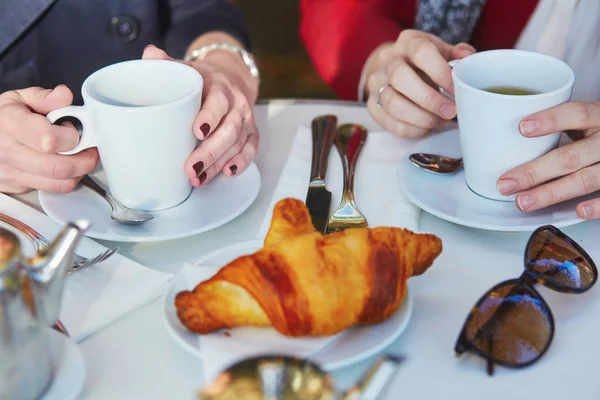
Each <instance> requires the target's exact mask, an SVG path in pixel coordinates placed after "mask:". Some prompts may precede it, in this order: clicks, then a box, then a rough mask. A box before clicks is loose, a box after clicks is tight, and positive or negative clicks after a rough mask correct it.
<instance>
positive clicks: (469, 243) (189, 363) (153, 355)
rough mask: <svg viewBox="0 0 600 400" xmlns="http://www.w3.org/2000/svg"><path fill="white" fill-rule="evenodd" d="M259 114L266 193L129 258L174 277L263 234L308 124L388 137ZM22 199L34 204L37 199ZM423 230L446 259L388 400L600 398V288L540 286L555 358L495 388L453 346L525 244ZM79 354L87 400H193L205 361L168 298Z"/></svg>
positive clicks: (424, 299) (506, 375)
mask: <svg viewBox="0 0 600 400" xmlns="http://www.w3.org/2000/svg"><path fill="white" fill-rule="evenodd" d="M257 113H258V126H259V128H260V130H261V145H260V152H259V155H258V157H257V160H256V162H257V165H258V167H259V168H260V171H261V174H262V182H263V186H262V190H261V193H260V195H259V197H258V199H257V201H256V202H255V204H254V205H253V206H252V207H251V208H250V209H249V210H248V211H247V212H246V213H244V214H243V215H242V216H241V217H239V218H238V219H236V220H234V221H233V222H231V223H229V224H227V225H225V226H223V227H221V228H219V229H216V230H214V231H212V232H208V233H204V234H201V235H197V236H194V237H190V238H187V239H181V240H176V241H169V242H162V243H147V244H131V243H129V244H127V243H120V244H119V246H120V247H121V254H124V255H126V256H129V257H131V258H133V259H134V260H137V261H139V262H140V263H142V264H144V265H147V266H150V267H154V268H159V269H162V270H165V271H168V272H176V271H177V270H178V269H179V268H180V267H181V266H182V265H183V263H184V262H193V261H194V260H196V259H198V258H199V257H200V256H202V255H203V254H206V253H207V252H209V251H211V250H214V249H216V248H219V247H221V246H223V245H225V244H228V243H231V242H233V241H243V240H251V239H253V238H254V237H256V235H257V232H258V229H259V226H260V223H261V221H262V219H263V216H264V214H265V212H266V210H267V207H268V206H269V200H270V199H271V196H272V194H273V191H274V189H275V186H276V184H277V181H278V177H279V174H280V172H281V170H282V167H283V165H284V162H285V158H286V156H287V153H288V151H289V147H290V144H291V141H292V138H293V136H294V134H295V132H296V130H297V127H298V126H299V125H306V124H307V123H308V122H309V121H310V120H311V119H312V118H313V117H314V116H316V115H320V114H325V113H333V114H336V115H338V117H339V119H340V122H357V123H361V124H364V125H366V126H367V128H369V129H370V130H373V131H375V130H379V129H380V128H379V127H378V126H377V125H376V124H375V123H374V122H373V121H372V120H371V119H370V118H369V117H368V115H367V112H366V110H365V109H364V108H362V107H357V106H355V105H354V106H353V105H340V104H339V103H337V104H336V103H330V104H328V103H323V102H315V103H299V104H294V103H293V102H286V101H274V102H271V103H270V104H269V105H259V106H258V107H257ZM389 184H390V185H394V184H396V182H390V183H389ZM22 198H23V199H24V200H25V201H27V202H29V203H33V204H34V205H35V203H36V195H35V194H28V195H26V196H23V197H22ZM420 229H421V230H423V231H428V232H434V233H436V234H437V235H438V236H440V237H441V238H442V240H443V243H444V251H443V253H442V255H441V256H440V258H439V259H438V260H437V261H436V263H435V266H434V267H433V268H431V269H430V270H429V271H427V273H426V274H424V275H423V276H421V277H419V278H418V279H416V278H415V279H414V280H412V281H411V293H412V295H413V300H414V312H413V316H412V319H411V321H410V323H409V326H408V329H407V330H406V331H405V332H404V333H403V334H402V335H401V336H400V338H399V339H398V340H397V341H396V342H395V343H394V344H392V345H391V346H390V347H389V349H388V350H389V351H390V352H395V353H400V354H403V355H405V356H406V361H405V362H404V363H403V364H402V366H401V368H400V370H399V373H398V375H397V376H396V378H395V380H394V382H393V383H392V385H391V387H390V390H389V391H388V392H387V395H386V399H389V400H395V399H399V398H402V399H410V400H413V399H428V400H429V399H461V400H466V399H488V400H492V399H499V400H500V399H501V400H505V399H533V398H535V399H544V400H550V399H560V400H563V399H578V400H585V399H598V398H600V380H599V379H597V377H598V376H599V375H600V372H598V371H600V343H599V341H598V338H599V337H600V287H595V288H592V289H591V290H590V291H589V292H587V293H585V294H581V295H569V294H559V293H554V292H551V291H550V290H546V289H545V288H540V292H541V293H542V295H543V296H544V297H545V299H546V301H547V302H548V303H549V305H550V307H551V309H552V311H553V313H554V317H555V323H556V332H555V337H554V341H553V343H552V345H551V347H550V350H549V351H548V353H547V354H546V355H545V356H544V357H543V358H542V360H541V361H539V362H538V363H537V364H535V365H534V366H532V367H530V368H527V369H524V370H508V369H504V368H497V370H496V375H495V376H494V377H491V378H490V377H488V376H487V375H486V372H485V365H484V363H483V362H482V361H481V360H479V359H477V358H476V357H474V356H464V357H462V358H460V359H456V358H455V356H454V342H455V340H456V337H457V335H458V332H459V329H460V327H461V326H462V323H463V321H464V318H465V317H466V315H467V313H468V312H469V310H470V309H471V307H472V306H473V305H474V303H475V301H476V300H477V299H478V298H479V297H480V296H481V295H482V294H483V293H484V292H485V291H486V290H487V289H489V288H490V287H491V286H493V285H494V284H496V283H498V282H500V281H502V280H505V279H509V278H515V277H517V276H519V275H520V274H521V272H522V269H523V251H524V246H525V243H526V240H527V238H528V234H511V233H496V232H486V231H479V230H475V229H470V228H465V227H461V226H458V225H454V224H451V223H448V222H445V221H442V220H440V219H437V218H435V217H432V216H431V215H429V214H426V213H422V215H421V219H420ZM565 232H566V233H567V234H569V235H570V236H571V237H573V238H574V239H575V240H577V241H578V242H579V243H581V245H582V246H583V247H584V248H585V249H586V250H587V251H588V252H589V253H590V255H591V256H592V257H594V258H595V259H596V260H600V241H599V240H598V236H599V235H598V232H600V222H586V223H583V224H580V225H576V226H573V227H570V228H567V229H565ZM103 243H104V244H111V243H108V242H103ZM538 286H539V285H538ZM81 349H82V351H83V353H84V357H85V361H86V363H87V381H86V385H85V391H84V395H83V398H85V399H102V400H104V399H144V400H149V399H167V398H168V399H193V398H194V395H195V392H196V390H197V389H198V388H199V387H201V386H202V385H203V383H204V382H202V374H201V373H200V371H201V368H202V367H201V363H200V361H199V360H198V359H197V358H195V357H194V356H193V355H190V354H188V353H187V352H186V351H185V350H184V349H183V348H182V347H181V346H180V345H179V344H177V343H176V342H175V341H174V340H173V339H172V338H171V337H170V335H169V333H168V332H167V329H166V327H165V323H164V316H163V304H162V298H161V299H157V300H155V301H153V302H151V303H149V304H148V305H146V306H143V307H141V308H139V309H138V310H136V311H134V312H132V313H130V314H129V315H127V316H126V317H124V318H122V319H120V320H118V321H116V322H115V323H113V324H112V325H110V326H108V327H107V328H105V329H104V330H102V331H100V332H98V333H96V334H95V335H93V336H91V337H90V338H88V339H87V340H85V341H83V342H82V343H81ZM370 361H371V360H368V361H364V362H361V363H359V364H356V365H354V366H352V367H348V368H345V369H342V370H338V371H336V372H335V373H334V377H335V378H336V383H337V384H338V385H339V386H341V387H347V386H348V385H350V383H351V382H352V381H353V380H354V379H356V378H357V377H358V376H359V375H360V374H361V373H362V372H363V371H364V370H365V369H366V368H367V366H368V364H369V362H370Z"/></svg>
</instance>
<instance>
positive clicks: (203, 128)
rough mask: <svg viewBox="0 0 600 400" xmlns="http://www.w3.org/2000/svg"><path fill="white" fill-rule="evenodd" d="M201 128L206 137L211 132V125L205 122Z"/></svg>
mask: <svg viewBox="0 0 600 400" xmlns="http://www.w3.org/2000/svg"><path fill="white" fill-rule="evenodd" d="M200 130H201V131H202V133H204V138H206V136H208V132H210V125H209V124H207V123H206V122H205V123H203V124H202V125H200Z"/></svg>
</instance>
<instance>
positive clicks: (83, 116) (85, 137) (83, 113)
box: [46, 106, 96, 155]
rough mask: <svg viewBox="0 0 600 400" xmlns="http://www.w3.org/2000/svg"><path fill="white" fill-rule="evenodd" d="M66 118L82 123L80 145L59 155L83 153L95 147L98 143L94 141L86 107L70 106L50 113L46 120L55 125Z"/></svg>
mask: <svg viewBox="0 0 600 400" xmlns="http://www.w3.org/2000/svg"><path fill="white" fill-rule="evenodd" d="M65 117H72V118H76V119H78V120H79V122H81V126H82V129H81V132H80V137H79V143H77V146H75V147H74V148H73V149H71V150H68V151H62V152H59V153H58V154H65V155H70V154H75V153H79V152H80V151H83V150H85V149H89V148H90V147H95V146H96V143H95V141H94V135H93V132H92V125H91V124H90V120H89V114H88V110H87V108H86V107H85V106H68V107H64V108H59V109H57V110H54V111H50V112H49V113H48V115H46V118H48V120H49V121H50V122H51V123H53V124H55V123H56V122H57V121H58V120H60V119H61V118H65Z"/></svg>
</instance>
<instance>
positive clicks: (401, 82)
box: [386, 62, 456, 119]
mask: <svg viewBox="0 0 600 400" xmlns="http://www.w3.org/2000/svg"><path fill="white" fill-rule="evenodd" d="M386 76H387V77H388V81H389V82H390V84H391V85H392V86H393V88H394V89H396V90H397V91H398V92H399V93H401V94H402V95H404V96H405V97H406V98H408V99H409V100H411V101H412V102H413V103H415V104H417V105H418V106H419V107H421V108H423V109H425V110H427V111H429V112H431V113H433V114H435V115H437V116H439V117H442V118H444V119H452V118H454V116H455V115H456V107H455V105H454V103H453V102H452V100H450V99H448V98H447V97H446V96H444V95H442V94H441V93H440V92H439V91H437V90H435V89H433V88H432V87H431V86H429V85H428V84H426V83H425V82H423V80H422V79H421V78H420V77H419V75H418V74H417V73H416V72H415V71H414V70H413V69H412V68H411V67H410V66H409V65H408V64H407V63H406V62H396V63H394V65H390V66H389V69H388V68H387V67H386Z"/></svg>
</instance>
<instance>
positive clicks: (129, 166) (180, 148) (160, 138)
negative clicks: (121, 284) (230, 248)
mask: <svg viewBox="0 0 600 400" xmlns="http://www.w3.org/2000/svg"><path fill="white" fill-rule="evenodd" d="M202 87H203V80H202V76H201V75H200V74H199V73H198V72H197V71H196V70H195V69H193V68H192V67H189V66H187V65H185V64H182V63H178V62H174V61H164V60H133V61H125V62H121V63H117V64H113V65H109V66H107V67H105V68H102V69H100V70H98V71H96V72H94V73H93V74H92V75H90V76H89V77H88V78H87V79H86V80H85V82H84V83H83V85H82V88H81V92H82V96H83V100H84V105H83V106H69V107H65V108H61V109H58V110H54V111H52V112H51V113H49V114H48V119H49V120H50V121H51V122H53V123H54V122H57V121H59V120H61V119H63V118H64V117H73V118H76V119H78V120H79V121H80V122H81V125H82V127H83V129H82V131H81V138H80V141H79V144H78V145H77V146H76V147H75V148H74V149H72V150H70V151H68V152H64V153H62V154H74V153H77V152H80V151H82V150H84V149H87V148H90V147H97V148H98V152H99V154H100V160H101V162H102V167H103V168H104V171H105V172H106V179H107V182H108V186H109V189H110V191H111V192H112V194H113V195H114V196H115V197H116V198H117V200H119V201H120V202H121V203H123V204H124V205H125V206H127V207H131V208H136V209H141V210H150V211H156V210H162V209H166V208H170V207H173V206H175V205H177V204H180V203H182V202H183V201H185V200H186V199H187V197H188V196H189V195H190V193H191V191H192V186H191V184H190V181H189V178H188V176H187V175H186V173H185V171H184V162H185V160H186V158H187V157H188V156H189V155H190V153H191V152H192V151H193V150H194V149H195V147H196V146H197V143H198V141H197V139H196V137H195V136H194V133H193V131H192V125H193V122H194V119H195V117H196V115H197V114H198V111H199V110H200V105H201V99H202ZM59 122H60V121H59Z"/></svg>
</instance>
